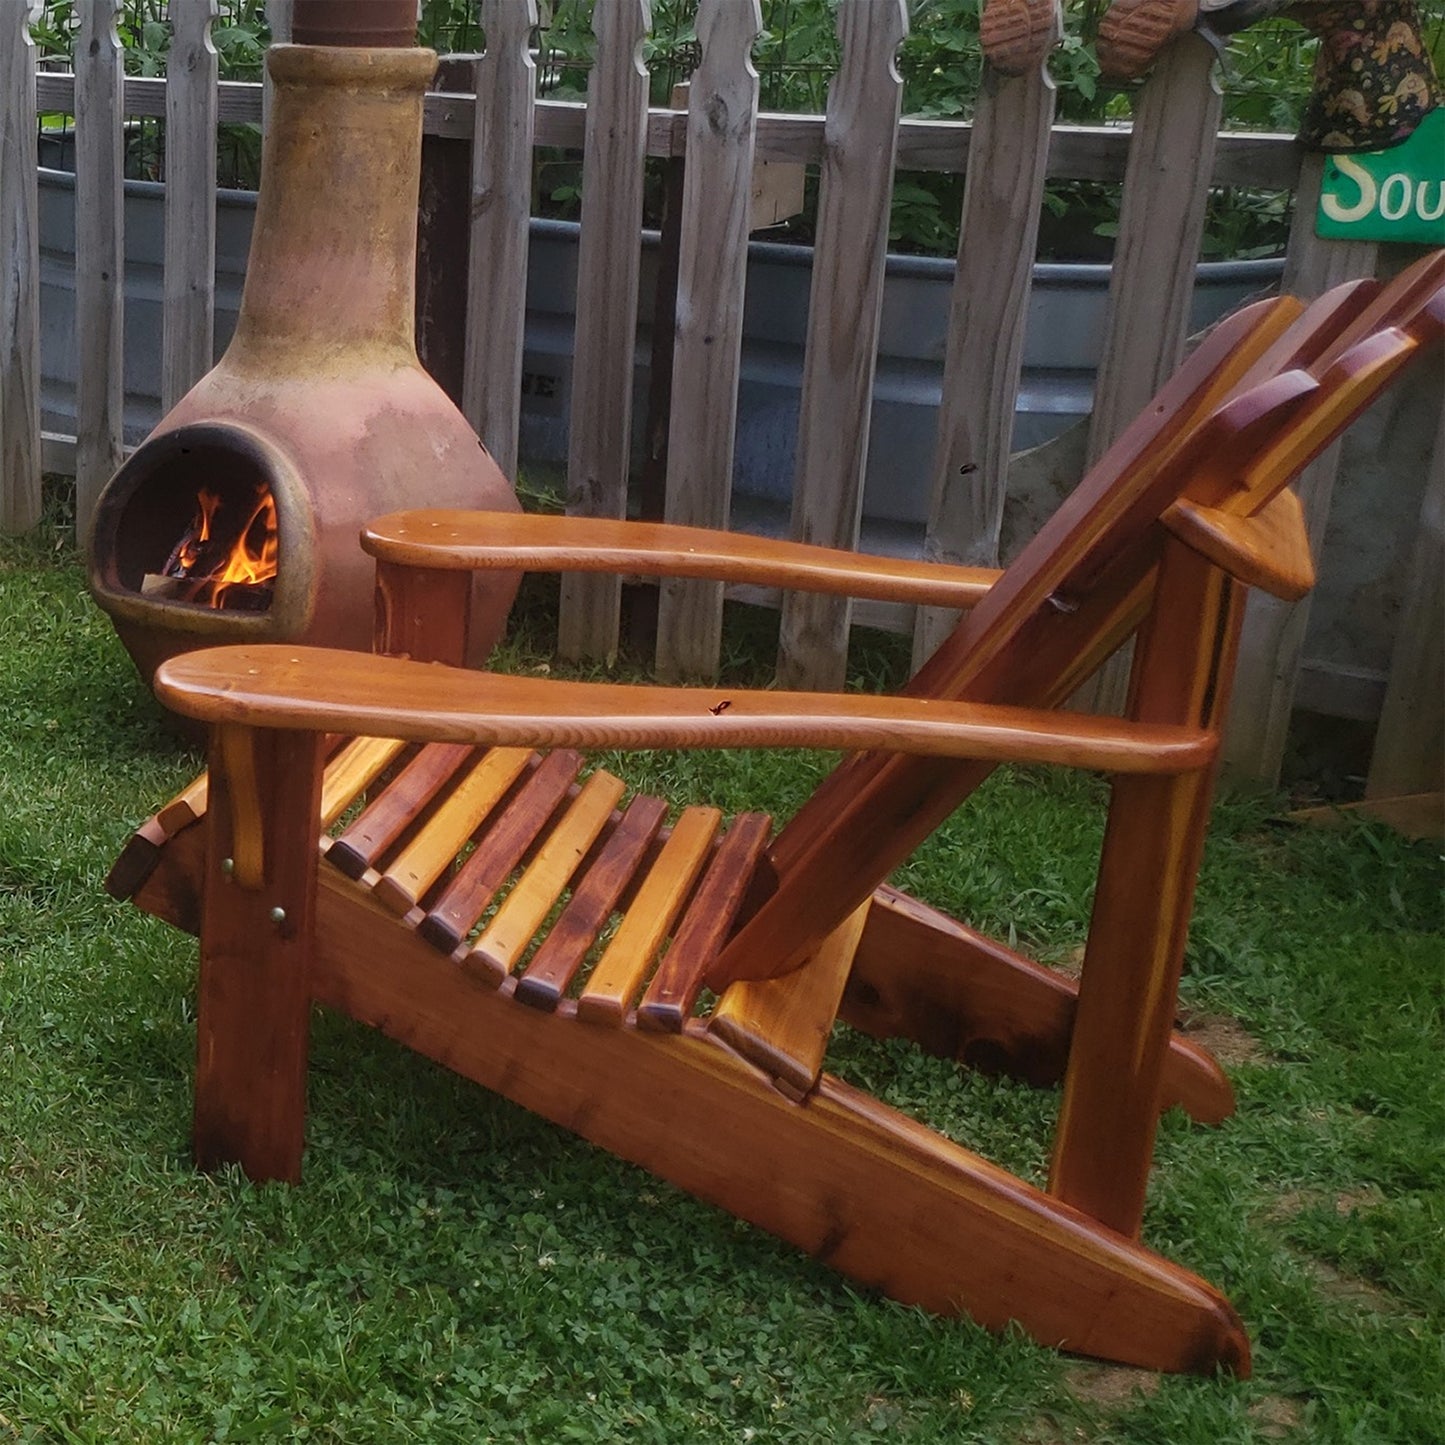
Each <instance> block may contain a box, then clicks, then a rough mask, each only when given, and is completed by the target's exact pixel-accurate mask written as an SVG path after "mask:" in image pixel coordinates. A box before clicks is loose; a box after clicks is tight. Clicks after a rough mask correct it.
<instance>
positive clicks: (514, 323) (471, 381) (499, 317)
mask: <svg viewBox="0 0 1445 1445" xmlns="http://www.w3.org/2000/svg"><path fill="white" fill-rule="evenodd" d="M536 25H537V4H536V0H482V28H483V30H484V31H485V33H486V38H487V48H486V53H485V54H484V55H483V56H482V58H481V59H480V60H479V61H478V62H477V65H476V88H477V112H476V129H475V134H474V136H473V142H472V225H471V235H470V238H469V243H468V244H469V252H468V254H469V261H468V265H467V316H468V318H469V321H468V325H467V344H466V357H465V361H464V363H463V378H462V411H463V412H465V413H466V418H467V420H468V421H469V422H471V424H472V427H473V429H474V430H475V431H476V433H477V435H478V436H479V437H481V439H482V442H483V444H484V445H485V446H486V448H487V450H488V451H489V452H490V453H491V454H492V456H493V458H494V459H495V460H496V463H497V465H498V466H499V467H500V468H501V469H502V473H503V475H504V476H508V477H515V476H516V475H517V425H518V413H519V411H520V408H521V404H522V330H523V319H524V316H523V309H524V305H525V301H526V294H527V226H528V221H529V218H530V216H531V210H532V127H533V103H534V101H535V97H536V89H537V67H536V64H535V62H534V61H533V59H532V50H531V45H532V32H533V31H534V30H535V29H536Z"/></svg>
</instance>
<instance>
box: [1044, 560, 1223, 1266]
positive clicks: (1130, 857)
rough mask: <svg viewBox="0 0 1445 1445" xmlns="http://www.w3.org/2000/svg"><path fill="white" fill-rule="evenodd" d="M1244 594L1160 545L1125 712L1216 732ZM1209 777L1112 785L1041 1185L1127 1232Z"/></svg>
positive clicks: (1169, 1022) (1142, 1173) (1134, 1227)
mask: <svg viewBox="0 0 1445 1445" xmlns="http://www.w3.org/2000/svg"><path fill="white" fill-rule="evenodd" d="M1243 613H1244V594H1243V591H1242V589H1241V588H1239V586H1238V585H1237V584H1236V583H1235V582H1234V581H1233V579H1232V578H1230V577H1229V575H1228V574H1227V573H1224V572H1221V571H1219V570H1218V569H1217V568H1216V567H1215V566H1214V565H1213V564H1212V563H1211V562H1209V561H1208V560H1207V559H1206V558H1204V557H1201V556H1199V555H1198V554H1197V553H1195V552H1192V551H1191V550H1189V549H1188V548H1187V547H1185V546H1183V545H1182V544H1181V543H1178V542H1173V543H1171V545H1170V546H1169V547H1168V548H1166V551H1165V555H1164V560H1163V562H1162V563H1161V566H1160V577H1159V584H1158V588H1157V592H1156V600H1155V606H1154V608H1153V610H1152V611H1151V612H1150V615H1149V620H1148V622H1147V623H1146V624H1145V627H1144V629H1143V631H1142V632H1141V635H1140V639H1139V645H1138V656H1137V658H1136V662H1135V671H1134V678H1133V694H1132V697H1131V700H1130V712H1131V715H1132V716H1134V717H1136V718H1138V719H1139V720H1140V721H1148V722H1156V723H1162V722H1168V723H1174V724H1186V725H1192V726H1199V727H1207V728H1217V727H1218V726H1219V725H1220V724H1221V723H1222V721H1223V719H1224V717H1225V714H1226V710H1227V708H1228V706H1229V686H1230V680H1231V677H1232V673H1233V666H1234V655H1235V651H1236V649H1237V647H1238V645H1239V629H1240V623H1241V621H1242V619H1243ZM1213 784H1214V779H1213V774H1212V772H1210V771H1203V772H1199V773H1193V774H1190V775H1189V776H1187V777H1183V776H1181V777H1177V778H1169V779H1151V780H1148V781H1145V780H1142V779H1140V780H1137V781H1136V780H1130V779H1124V778H1117V779H1115V781H1114V787H1113V797H1112V800H1111V802H1110V805H1109V821H1108V825H1107V827H1106V829H1105V833H1104V847H1103V853H1102V856H1101V858H1100V862H1099V877H1098V883H1097V885H1096V888H1095V893H1094V909H1093V914H1092V917H1091V918H1090V920H1089V939H1088V943H1087V945H1086V947H1085V952H1084V970H1083V975H1082V978H1081V980H1080V985H1079V1003H1078V1011H1077V1014H1076V1016H1075V1020H1074V1031H1073V1039H1072V1042H1071V1044H1070V1049H1069V1065H1068V1071H1067V1073H1066V1074H1065V1077H1064V1095H1063V1102H1062V1106H1061V1109H1060V1114H1059V1125H1058V1132H1057V1134H1056V1135H1055V1141H1054V1157H1053V1167H1052V1170H1051V1172H1050V1176H1049V1191H1050V1193H1052V1194H1055V1195H1057V1196H1058V1197H1059V1198H1060V1199H1063V1200H1065V1201H1066V1202H1068V1203H1070V1204H1073V1205H1075V1206H1077V1207H1078V1208H1080V1209H1082V1210H1084V1211H1085V1212H1086V1213H1087V1214H1089V1215H1091V1216H1092V1217H1093V1218H1095V1219H1098V1220H1100V1221H1102V1222H1103V1223H1104V1224H1107V1225H1108V1226H1109V1227H1110V1228H1112V1229H1117V1230H1118V1231H1119V1232H1120V1233H1121V1234H1124V1235H1128V1236H1130V1237H1131V1238H1132V1237H1134V1236H1136V1235H1137V1234H1138V1231H1139V1225H1140V1221H1141V1220H1142V1218H1143V1213H1144V1196H1145V1191H1146V1188H1147V1184H1148V1178H1149V1168H1150V1161H1151V1159H1152V1157H1153V1152H1154V1133H1155V1130H1156V1128H1157V1125H1158V1118H1159V1100H1160V1091H1161V1087H1162V1080H1163V1073H1164V1061H1165V1058H1166V1056H1167V1052H1168V1048H1169V1039H1170V1035H1171V1033H1172V1031H1173V1025H1174V1016H1175V1010H1176V1008H1177V1004H1178V987H1179V975H1180V971H1181V969H1182V967H1183V963H1184V944H1185V938H1186V935H1187V933H1188V929H1189V915H1190V911H1191V908H1192V906H1193V901H1194V886H1195V880H1196V877H1197V874H1198V869H1199V861H1200V858H1201V856H1202V854H1203V851H1204V835H1205V831H1206V829H1207V827H1208V820H1209V805H1210V802H1211V800H1212V797H1213Z"/></svg>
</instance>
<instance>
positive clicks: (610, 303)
mask: <svg viewBox="0 0 1445 1445" xmlns="http://www.w3.org/2000/svg"><path fill="white" fill-rule="evenodd" d="M650 22H651V14H650V11H649V6H648V3H647V0H624V3H621V4H612V5H598V6H596V7H594V9H593V12H592V28H593V31H594V34H595V36H596V53H595V55H594V57H593V61H592V68H591V70H590V71H589V72H588V79H587V133H586V138H585V142H584V149H583V156H582V228H581V231H580V233H579V236H578V244H577V331H576V337H575V340H574V342H573V346H572V357H573V362H572V411H571V416H570V419H569V422H568V450H567V510H568V512H569V513H571V514H573V515H578V516H584V517H623V516H625V515H626V514H627V477H628V469H629V466H630V463H631V456H632V384H633V372H634V369H635V368H634V364H633V356H634V352H635V351H636V348H637V295H638V278H639V275H640V271H641V261H642V248H641V244H640V240H639V236H640V232H641V229H642V182H643V163H644V160H645V158H646V153H647V84H648V77H647V70H646V68H645V67H644V66H643V64H642V61H641V55H642V43H643V40H644V38H645V37H646V35H647V32H648V29H649V27H650ZM621 598H622V584H621V580H620V579H619V578H617V577H615V576H600V575H599V576H593V577H587V576H569V577H564V578H563V581H562V596H561V602H560V605H559V611H558V619H557V650H558V651H559V652H560V653H561V655H562V656H563V657H568V658H583V657H589V658H600V659H603V660H606V661H610V660H611V659H612V658H613V657H614V656H615V655H616V653H617V629H618V616H619V608H620V605H621Z"/></svg>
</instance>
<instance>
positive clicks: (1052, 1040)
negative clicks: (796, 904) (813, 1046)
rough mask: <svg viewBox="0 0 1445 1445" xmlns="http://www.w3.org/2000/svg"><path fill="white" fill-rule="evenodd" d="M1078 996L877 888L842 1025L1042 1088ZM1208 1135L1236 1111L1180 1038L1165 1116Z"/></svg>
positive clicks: (1171, 1055)
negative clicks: (1185, 1118) (1179, 1116)
mask: <svg viewBox="0 0 1445 1445" xmlns="http://www.w3.org/2000/svg"><path fill="white" fill-rule="evenodd" d="M1078 993H1079V985H1078V981H1077V980H1076V979H1073V978H1070V977H1068V976H1067V975H1065V974H1063V973H1059V972H1057V971H1056V970H1054V969H1051V968H1044V967H1043V966H1042V965H1040V964H1038V963H1036V962H1034V960H1032V959H1030V958H1026V957H1024V956H1023V954H1021V953H1019V952H1018V951H1017V950H1016V949H1012V948H1009V947H1008V946H1007V945H1005V944H1003V943H1000V942H999V941H998V940H997V939H994V938H989V937H988V936H986V935H985V934H982V933H980V932H979V931H978V930H977V929H974V928H970V927H968V926H967V925H966V924H962V923H959V922H956V921H955V920H954V919H952V918H949V917H948V916H947V915H946V914H944V913H940V912H939V911H938V910H937V909H936V908H930V907H929V906H928V905H927V904H926V903H921V902H919V901H918V900H917V899H916V898H910V897H909V896H908V895H907V894H905V893H900V892H899V891H898V890H897V889H895V888H890V887H887V886H884V887H883V888H880V889H879V890H878V891H877V892H876V893H875V894H874V895H873V899H872V906H871V908H870V909H869V912H868V921H867V925H866V926H865V928H864V930H863V936H862V938H861V939H860V940H859V944H858V949H857V951H856V952H855V953H854V955H853V969H852V973H851V975H850V976H849V979H848V987H847V989H846V991H845V992H844V995H843V1002H842V1006H841V1008H840V1010H839V1017H840V1018H841V1019H843V1020H844V1021H845V1022H846V1023H848V1024H851V1025H852V1026H853V1027H854V1028H856V1029H861V1030H862V1031H863V1032H864V1033H868V1034H872V1035H873V1036H874V1037H875V1038H906V1039H910V1040H912V1041H913V1042H914V1043H916V1044H918V1045H919V1047H920V1048H922V1049H923V1050H924V1051H925V1052H926V1053H930V1054H935V1055H938V1056H940V1057H942V1058H946V1059H954V1060H956V1061H957V1062H958V1063H960V1064H966V1065H967V1066H968V1067H969V1068H973V1069H980V1070H983V1071H984V1072H986V1073H990V1074H999V1073H1003V1074H1008V1075H1010V1076H1011V1077H1013V1078H1016V1079H1020V1080H1022V1081H1024V1082H1025V1083H1029V1084H1034V1085H1036V1086H1039V1087H1046V1086H1049V1085H1053V1084H1057V1083H1059V1082H1060V1081H1061V1080H1062V1078H1063V1076H1064V1067H1065V1065H1066V1064H1067V1062H1068V1057H1069V1044H1070V1041H1071V1039H1072V1036H1073V1027H1074V1010H1075V1007H1076V1000H1077V998H1078ZM1175 1105H1178V1106H1179V1107H1180V1108H1182V1109H1184V1110H1185V1111H1186V1112H1187V1113H1189V1114H1190V1115H1191V1117H1193V1118H1194V1119H1197V1120H1198V1121H1199V1122H1200V1123H1204V1124H1218V1123H1221V1122H1222V1121H1223V1120H1225V1119H1227V1118H1228V1117H1229V1116H1230V1115H1231V1114H1232V1113H1233V1112H1234V1090H1233V1088H1232V1087H1231V1086H1230V1082H1229V1079H1228V1078H1227V1077H1226V1076H1225V1073H1224V1071H1223V1070H1222V1069H1221V1068H1220V1067H1219V1064H1218V1063H1217V1062H1216V1061H1215V1060H1214V1059H1213V1058H1212V1057H1210V1055H1209V1054H1208V1053H1206V1052H1205V1051H1204V1050H1203V1049H1201V1048H1199V1047H1198V1046H1197V1045H1196V1044H1194V1043H1192V1042H1190V1041H1189V1040H1188V1039H1186V1038H1184V1037H1182V1036H1181V1035H1180V1034H1179V1033H1178V1032H1175V1033H1173V1034H1172V1035H1171V1036H1170V1039H1169V1046H1168V1050H1167V1053H1166V1056H1165V1060H1164V1072H1163V1078H1162V1080H1161V1083H1160V1100H1159V1106H1160V1109H1161V1110H1163V1109H1169V1108H1173V1107H1174V1106H1175Z"/></svg>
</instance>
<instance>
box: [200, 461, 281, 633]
mask: <svg viewBox="0 0 1445 1445" xmlns="http://www.w3.org/2000/svg"><path fill="white" fill-rule="evenodd" d="M278 550H279V547H278V543H277V534H276V503H275V502H274V501H273V500H272V497H271V489H270V488H269V487H267V488H265V489H264V490H263V491H262V492H261V495H260V497H259V498H258V499H257V502H256V506H255V508H254V509H253V510H252V512H251V515H250V517H249V518H247V520H246V525H245V526H244V527H242V528H241V534H240V536H239V537H237V538H236V541H235V543H234V545H233V546H232V547H231V550H230V551H229V552H228V553H227V554H226V560H225V562H224V563H223V564H222V566H221V569H220V571H219V572H216V573H213V574H212V577H211V606H212V607H224V606H225V601H224V598H225V595H226V591H227V589H228V588H231V587H235V586H237V585H249V586H255V585H256V584H258V583H261V582H269V581H270V580H271V579H272V578H273V577H274V576H275V575H276V554H277V552H278Z"/></svg>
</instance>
